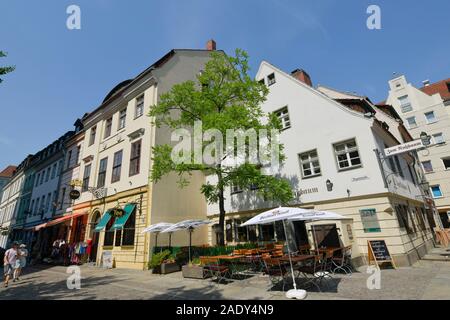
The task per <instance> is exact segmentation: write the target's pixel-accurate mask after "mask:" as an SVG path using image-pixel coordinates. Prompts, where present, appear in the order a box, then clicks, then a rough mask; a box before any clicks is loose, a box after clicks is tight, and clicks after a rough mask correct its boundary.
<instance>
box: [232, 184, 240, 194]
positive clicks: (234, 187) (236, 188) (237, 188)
mask: <svg viewBox="0 0 450 320" xmlns="http://www.w3.org/2000/svg"><path fill="white" fill-rule="evenodd" d="M241 192H242V188H241V186H239V185H238V184H236V183H233V184H232V185H231V194H235V193H241Z"/></svg>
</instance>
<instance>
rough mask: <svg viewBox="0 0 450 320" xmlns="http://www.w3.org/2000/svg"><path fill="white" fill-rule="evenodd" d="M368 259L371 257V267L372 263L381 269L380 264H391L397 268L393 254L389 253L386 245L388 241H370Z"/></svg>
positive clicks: (368, 243)
mask: <svg viewBox="0 0 450 320" xmlns="http://www.w3.org/2000/svg"><path fill="white" fill-rule="evenodd" d="M367 246H368V252H367V253H368V257H369V265H371V264H372V262H374V263H375V265H376V266H377V267H380V264H384V263H390V264H391V265H392V266H393V267H394V268H397V267H396V266H395V263H394V259H392V257H391V254H390V253H389V249H388V247H387V245H386V241H384V240H368V241H367Z"/></svg>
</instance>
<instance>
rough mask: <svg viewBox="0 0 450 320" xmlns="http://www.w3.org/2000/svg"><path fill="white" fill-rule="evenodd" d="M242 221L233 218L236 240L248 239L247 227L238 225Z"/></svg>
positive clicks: (245, 240) (243, 240) (244, 240)
mask: <svg viewBox="0 0 450 320" xmlns="http://www.w3.org/2000/svg"><path fill="white" fill-rule="evenodd" d="M242 223H244V222H243V221H241V220H234V227H235V239H236V242H247V241H248V233H247V227H240V225H241V224H242Z"/></svg>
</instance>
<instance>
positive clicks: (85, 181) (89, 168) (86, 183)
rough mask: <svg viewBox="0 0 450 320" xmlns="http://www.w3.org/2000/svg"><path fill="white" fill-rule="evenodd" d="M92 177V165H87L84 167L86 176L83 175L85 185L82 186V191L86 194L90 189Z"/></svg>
mask: <svg viewBox="0 0 450 320" xmlns="http://www.w3.org/2000/svg"><path fill="white" fill-rule="evenodd" d="M90 175H91V165H90V164H89V165H87V166H86V167H84V174H83V184H82V186H81V191H82V192H86V191H88V189H89V177H90Z"/></svg>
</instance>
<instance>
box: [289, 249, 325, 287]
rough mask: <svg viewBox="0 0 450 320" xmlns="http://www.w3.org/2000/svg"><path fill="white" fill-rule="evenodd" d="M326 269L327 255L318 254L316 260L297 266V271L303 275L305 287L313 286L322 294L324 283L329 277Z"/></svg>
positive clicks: (315, 256)
mask: <svg viewBox="0 0 450 320" xmlns="http://www.w3.org/2000/svg"><path fill="white" fill-rule="evenodd" d="M325 268H326V259H325V253H316V254H315V255H314V259H312V260H311V261H310V262H309V263H305V264H304V265H300V266H296V268H295V270H296V271H297V272H298V273H299V275H300V274H302V275H303V278H304V279H305V282H304V284H305V285H308V284H312V285H314V286H315V287H316V288H317V289H318V290H319V291H320V292H321V291H322V289H321V284H322V281H323V280H324V278H325V277H326V276H327V275H326V273H325V272H326V270H325Z"/></svg>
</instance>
